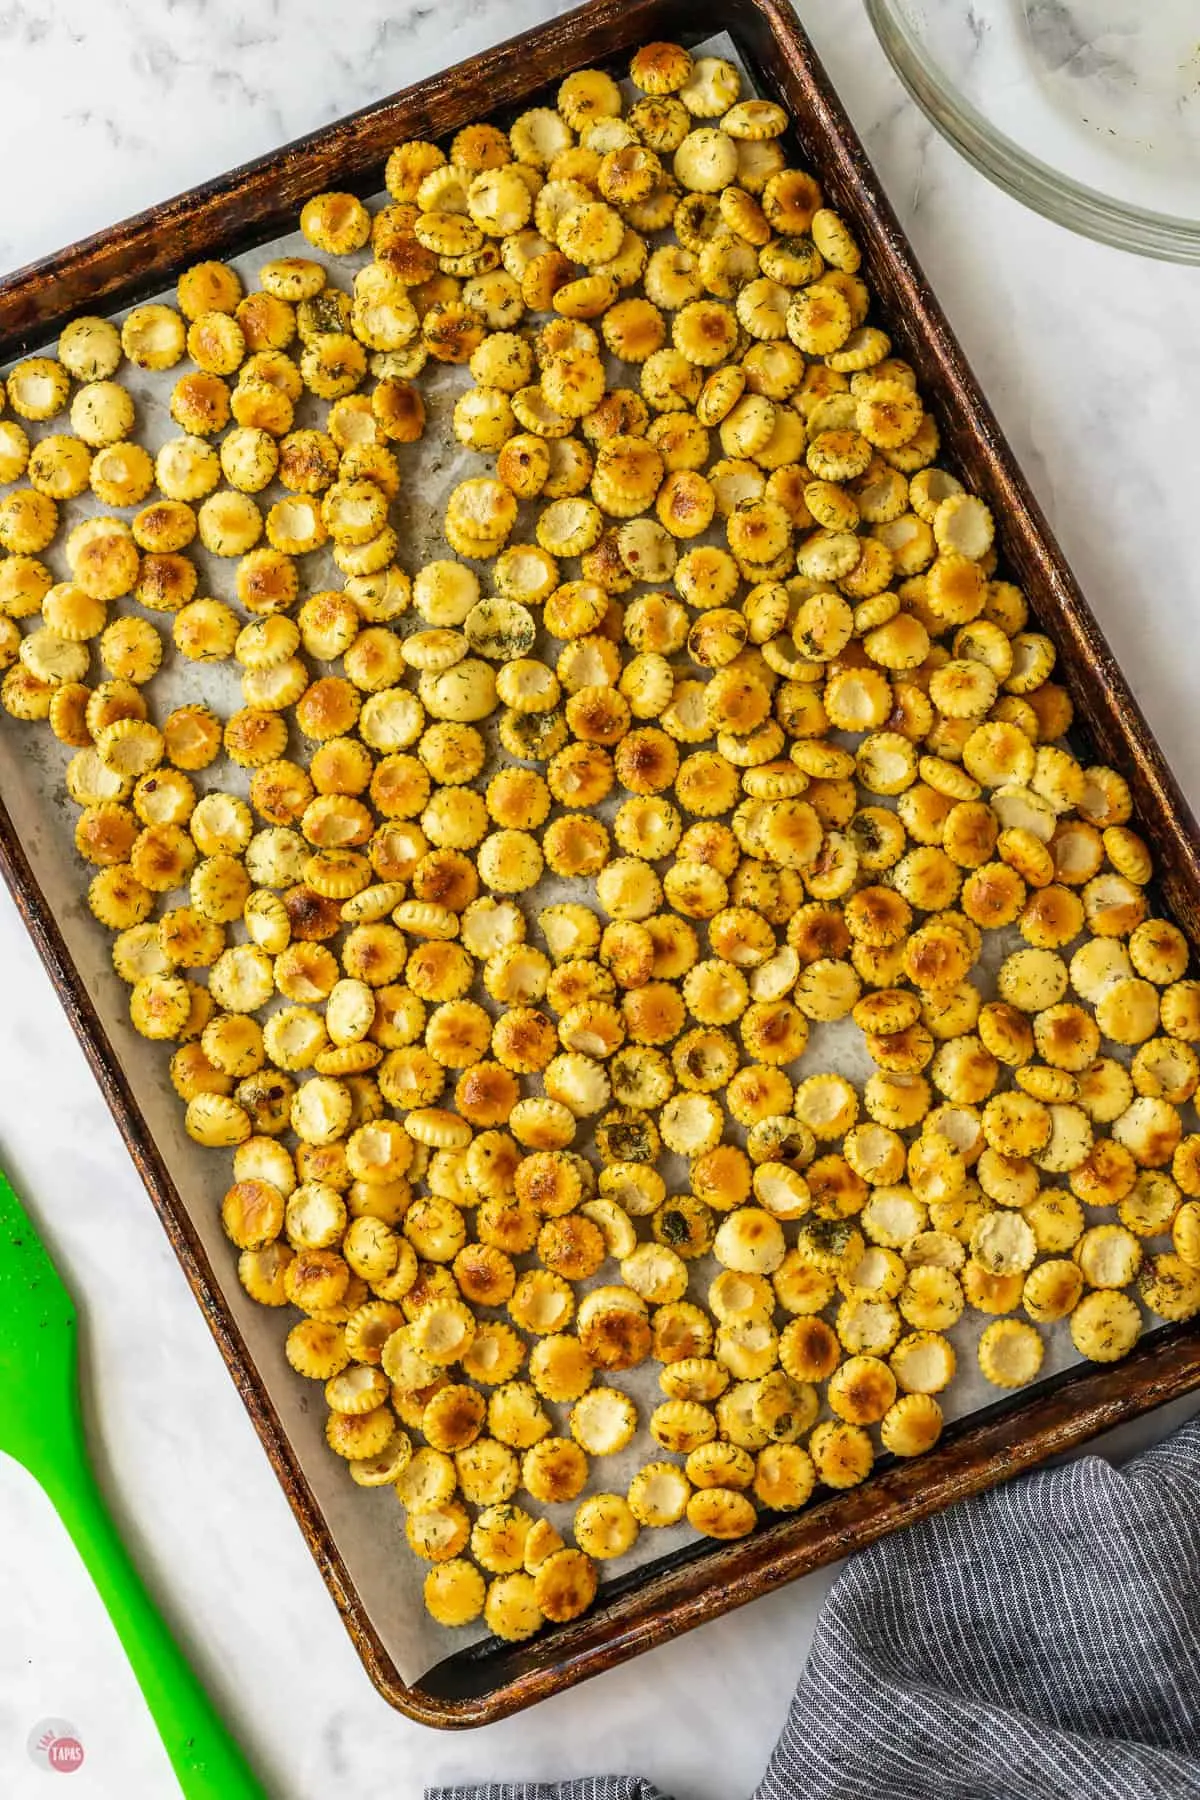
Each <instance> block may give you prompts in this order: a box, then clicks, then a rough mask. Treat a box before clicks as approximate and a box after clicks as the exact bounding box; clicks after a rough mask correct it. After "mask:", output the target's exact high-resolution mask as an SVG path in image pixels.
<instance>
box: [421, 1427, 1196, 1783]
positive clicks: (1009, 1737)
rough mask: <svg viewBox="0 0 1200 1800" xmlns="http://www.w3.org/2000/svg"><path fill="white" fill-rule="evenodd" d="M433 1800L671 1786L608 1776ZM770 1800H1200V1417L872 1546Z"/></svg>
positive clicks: (834, 1620)
mask: <svg viewBox="0 0 1200 1800" xmlns="http://www.w3.org/2000/svg"><path fill="white" fill-rule="evenodd" d="M426 1800H668V1797H667V1796H664V1795H662V1794H661V1793H660V1792H659V1790H658V1789H657V1788H656V1787H654V1786H653V1784H652V1783H650V1782H647V1781H642V1780H639V1779H638V1778H637V1777H635V1776H630V1775H608V1776H597V1777H592V1778H589V1779H587V1780H584V1781H569V1782H564V1783H562V1784H560V1785H550V1786H545V1785H541V1784H538V1785H524V1784H521V1783H516V1784H513V1783H503V1784H500V1785H491V1786H485V1787H478V1788H467V1787H452V1788H435V1789H429V1790H428V1791H427V1795H426ZM676 1800H687V1796H686V1795H682V1794H681V1795H679V1796H677V1797H676ZM730 1800H734V1796H732V1795H731V1796H730ZM754 1800H1200V1418H1197V1419H1194V1420H1192V1421H1190V1422H1189V1423H1188V1424H1187V1425H1184V1426H1183V1427H1182V1428H1181V1429H1180V1430H1179V1431H1177V1432H1176V1433H1175V1434H1174V1435H1173V1436H1172V1437H1169V1438H1167V1439H1165V1440H1164V1441H1163V1442H1162V1443H1160V1444H1157V1445H1155V1446H1154V1447H1153V1449H1151V1450H1148V1451H1146V1452H1145V1454H1144V1455H1142V1456H1140V1457H1139V1458H1137V1459H1136V1460H1135V1461H1133V1462H1131V1463H1128V1464H1126V1465H1125V1467H1124V1468H1120V1469H1118V1468H1114V1467H1113V1466H1112V1464H1110V1463H1107V1462H1105V1461H1103V1460H1102V1459H1101V1458H1099V1457H1095V1456H1091V1457H1084V1458H1081V1459H1080V1460H1078V1461H1076V1462H1072V1463H1068V1464H1066V1465H1065V1466H1064V1467H1062V1468H1057V1469H1051V1470H1046V1471H1042V1472H1039V1473H1036V1474H1031V1475H1027V1476H1023V1477H1021V1478H1019V1479H1018V1480H1016V1481H1013V1482H1011V1483H1010V1484H1009V1485H1008V1486H1006V1487H1002V1488H997V1489H995V1490H994V1491H993V1492H992V1493H989V1494H984V1495H981V1496H980V1497H979V1498H978V1499H976V1500H969V1501H966V1502H965V1503H964V1504H963V1505H961V1506H958V1507H956V1508H954V1509H953V1510H951V1511H950V1512H948V1513H943V1514H940V1515H939V1516H938V1517H936V1518H933V1519H930V1520H927V1521H926V1522H925V1523H924V1524H921V1525H916V1526H913V1527H912V1528H911V1529H910V1530H908V1531H902V1532H895V1533H893V1534H892V1535H891V1536H890V1537H888V1538H885V1539H883V1540H882V1541H881V1542H880V1543H878V1544H876V1545H874V1546H872V1548H871V1549H869V1550H866V1551H864V1552H863V1553H862V1555H860V1556H857V1557H855V1558H854V1559H853V1560H852V1561H851V1562H850V1563H848V1564H847V1566H846V1568H845V1570H844V1571H843V1573H842V1574H841V1576H840V1577H839V1579H838V1580H837V1582H836V1583H835V1584H834V1586H833V1588H832V1589H831V1591H830V1594H829V1597H828V1599H827V1601H826V1603H825V1607H824V1609H823V1611H822V1614H821V1617H820V1620H819V1622H818V1625H817V1630H816V1634H815V1636H814V1639H813V1645H812V1650H811V1652H810V1654H809V1659H808V1663H807V1666H806V1667H805V1670H804V1673H803V1674H802V1676H801V1678H800V1685H799V1687H798V1688H797V1690H796V1694H795V1697H794V1699H793V1701H792V1705H791V1710H790V1712H789V1715H788V1720H787V1724H786V1726H785V1727H784V1731H783V1735H782V1737H781V1738H780V1740H779V1742H778V1744H777V1745H776V1747H775V1751H774V1754H773V1755H772V1757H771V1761H770V1764H769V1765H768V1768H767V1771H766V1774H765V1775H764V1776H763V1779H762V1782H761V1783H760V1785H759V1787H758V1788H757V1790H756V1792H755V1795H754Z"/></svg>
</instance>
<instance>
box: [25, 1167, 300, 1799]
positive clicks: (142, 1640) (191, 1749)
mask: <svg viewBox="0 0 1200 1800" xmlns="http://www.w3.org/2000/svg"><path fill="white" fill-rule="evenodd" d="M0 1450H4V1451H7V1453H8V1454H9V1456H12V1457H14V1458H15V1459H16V1461H17V1462H19V1463H22V1464H23V1465H24V1466H25V1468H27V1469H28V1470H29V1472H30V1474H31V1475H32V1476H33V1477H34V1479H35V1480H36V1481H38V1482H40V1483H41V1486H42V1487H43V1488H44V1489H45V1491H46V1493H47V1494H48V1495H49V1497H50V1499H51V1500H52V1501H53V1502H54V1505H55V1506H56V1508H57V1509H58V1514H59V1517H60V1518H61V1520H62V1522H63V1524H64V1525H65V1526H66V1528H67V1530H68V1531H69V1532H70V1534H71V1537H72V1538H73V1539H74V1541H75V1546H76V1548H77V1550H78V1551H79V1554H80V1556H81V1557H82V1558H83V1561H84V1563H85V1564H86V1566H87V1568H88V1570H89V1572H90V1574H91V1576H92V1579H93V1581H94V1582H95V1584H96V1587H97V1589H98V1590H99V1593H100V1596H101V1598H102V1599H103V1601H104V1604H105V1606H106V1607H107V1608H108V1613H109V1617H110V1618H111V1619H112V1622H113V1624H114V1626H115V1627H116V1631H117V1635H118V1637H119V1638H120V1640H121V1642H122V1644H123V1645H124V1647H125V1653H126V1655H127V1656H128V1658H129V1660H130V1662H131V1663H132V1665H133V1671H134V1674H135V1675H136V1676H137V1678H138V1681H139V1683H140V1684H141V1689H142V1692H143V1694H144V1695H145V1697H146V1703H147V1705H148V1706H149V1708H150V1711H151V1713H152V1715H153V1717H154V1722H155V1724H156V1725H157V1726H158V1729H159V1732H160V1734H161V1736H162V1741H163V1745H164V1747H165V1749H166V1752H167V1755H168V1756H169V1757H170V1759H171V1764H172V1766H173V1768H174V1770H175V1774H176V1776H177V1777H178V1779H179V1785H180V1787H181V1788H182V1789H183V1792H184V1793H185V1795H187V1797H188V1800H266V1796H265V1792H264V1789H263V1788H262V1786H261V1785H260V1783H259V1782H258V1781H257V1780H256V1779H255V1777H254V1775H253V1774H252V1773H251V1771H250V1768H249V1766H248V1765H247V1763H246V1760H245V1758H244V1756H243V1755H242V1752H241V1750H240V1749H239V1748H238V1745H237V1744H236V1742H235V1741H234V1739H233V1738H232V1737H231V1736H230V1734H229V1732H228V1730H227V1729H226V1727H225V1726H224V1724H223V1723H222V1722H221V1719H220V1718H219V1717H218V1715H217V1713H216V1710H215V1709H214V1707H213V1704H212V1702H211V1700H210V1699H209V1698H208V1695H207V1694H206V1693H205V1692H204V1689H203V1688H202V1687H201V1685H200V1683H199V1681H198V1680H197V1679H196V1676H195V1675H194V1674H193V1673H192V1670H191V1669H190V1667H189V1666H188V1663H187V1661H186V1660H185V1658H184V1656H183V1653H182V1651H181V1650H180V1648H179V1646H178V1644H176V1642H175V1640H174V1638H173V1637H172V1636H171V1633H170V1632H169V1631H168V1629H167V1627H166V1625H165V1623H164V1622H163V1620H162V1618H161V1617H160V1615H159V1613H158V1611H157V1609H156V1607H155V1605H154V1602H153V1601H152V1600H151V1598H150V1596H149V1594H147V1592H146V1590H145V1588H144V1587H143V1586H142V1581H141V1577H140V1576H139V1574H138V1572H137V1570H136V1569H135V1568H134V1566H133V1563H132V1562H131V1561H130V1559H129V1554H128V1552H127V1551H126V1549H125V1546H124V1545H123V1544H122V1542H121V1540H120V1538H119V1537H118V1535H117V1530H116V1527H115V1526H114V1524H113V1522H112V1519H111V1518H110V1517H109V1514H108V1510H107V1508H106V1506H105V1503H104V1498H103V1496H102V1494H101V1492H100V1489H99V1488H98V1487H97V1485H96V1481H95V1477H94V1476H93V1474H92V1471H91V1466H90V1464H89V1462H88V1454H87V1445H86V1442H85V1439H84V1434H83V1421H82V1417H81V1414H80V1409H79V1382H78V1364H77V1359H76V1337H75V1308H74V1306H73V1305H72V1304H71V1296H70V1295H69V1294H68V1292H67V1290H66V1288H65V1287H64V1286H63V1284H62V1281H61V1280H60V1279H59V1275H58V1271H57V1270H56V1269H55V1267H54V1264H53V1263H52V1262H51V1260H50V1257H49V1255H48V1254H47V1252H46V1249H45V1246H44V1245H43V1243H42V1241H41V1239H40V1238H39V1237H38V1234H37V1232H36V1231H35V1230H34V1228H33V1223H32V1221H31V1220H30V1218H29V1215H28V1214H27V1213H26V1211H25V1209H24V1208H23V1207H22V1205H21V1203H20V1201H19V1200H18V1199H17V1196H16V1195H15V1194H14V1193H13V1191H12V1188H11V1187H10V1186H9V1184H8V1182H7V1181H6V1180H5V1178H4V1176H3V1175H0Z"/></svg>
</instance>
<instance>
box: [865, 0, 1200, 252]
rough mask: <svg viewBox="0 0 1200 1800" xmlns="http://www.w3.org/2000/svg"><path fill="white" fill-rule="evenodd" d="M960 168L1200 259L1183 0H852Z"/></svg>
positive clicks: (1117, 236) (1090, 232) (1197, 149)
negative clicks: (860, 3)
mask: <svg viewBox="0 0 1200 1800" xmlns="http://www.w3.org/2000/svg"><path fill="white" fill-rule="evenodd" d="M865 5H866V9H867V13H868V16H869V17H870V20H871V23H872V24H873V26H874V28H875V32H876V35H877V36H878V38H879V41H880V43H881V44H882V46H883V48H884V50H885V52H886V53H887V56H888V58H889V60H890V61H891V64H892V66H893V68H894V69H895V71H896V73H897V75H898V76H899V77H900V79H901V81H902V82H903V83H904V86H905V87H906V88H907V89H908V91H909V93H910V94H911V95H912V97H913V99H914V100H915V101H916V102H917V104H918V105H919V106H920V107H921V109H922V111H923V112H924V113H925V115H926V116H927V118H929V119H930V120H931V122H932V123H933V124H934V125H936V127H937V129H938V130H939V131H940V132H941V134H942V136H943V137H945V138H948V139H949V141H950V142H951V143H952V144H953V145H954V146H955V147H956V149H958V150H959V151H960V152H961V153H962V155H963V156H965V157H966V158H967V160H968V161H969V162H971V163H973V164H974V166H975V167H976V168H977V169H979V170H980V171H981V173H983V174H984V175H987V176H989V177H990V179H991V180H993V181H995V182H996V183H997V184H998V185H999V186H1000V187H1002V188H1005V189H1006V190H1007V191H1008V192H1009V193H1010V194H1012V195H1013V196H1014V197H1015V198H1016V199H1018V200H1020V201H1022V202H1024V204H1025V205H1026V206H1031V207H1033V208H1034V209H1035V210H1036V211H1037V212H1040V213H1042V214H1044V215H1045V217H1046V218H1048V219H1054V220H1056V221H1057V223H1059V224H1060V225H1067V226H1069V227H1070V228H1071V230H1073V231H1078V232H1082V233H1083V234H1084V235H1085V236H1087V237H1091V238H1096V239H1098V240H1099V241H1100V242H1101V243H1105V244H1114V245H1116V246H1117V247H1118V248H1119V249H1122V250H1134V251H1137V252H1139V253H1141V254H1142V255H1144V256H1157V257H1160V258H1162V259H1164V260H1166V261H1171V262H1182V263H1200V9H1198V8H1197V5H1196V0H975V3H974V4H973V3H972V0H865Z"/></svg>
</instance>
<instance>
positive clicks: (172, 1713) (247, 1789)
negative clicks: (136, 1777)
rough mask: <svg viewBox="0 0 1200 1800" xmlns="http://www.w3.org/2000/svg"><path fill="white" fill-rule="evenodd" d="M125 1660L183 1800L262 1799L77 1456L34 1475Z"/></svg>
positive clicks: (262, 1791) (261, 1791)
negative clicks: (102, 1607)
mask: <svg viewBox="0 0 1200 1800" xmlns="http://www.w3.org/2000/svg"><path fill="white" fill-rule="evenodd" d="M42 1479H43V1482H44V1485H45V1487H46V1491H47V1493H48V1494H49V1496H50V1498H51V1500H52V1501H53V1502H54V1505H55V1506H56V1508H57V1509H58V1514H59V1517H60V1518H61V1519H62V1522H63V1524H64V1525H65V1526H66V1528H67V1530H68V1532H69V1533H70V1534H71V1537H72V1539H73V1540H74V1543H75V1546H76V1548H77V1550H78V1551H79V1554H80V1556H81V1557H82V1558H83V1561H84V1563H85V1564H86V1566H87V1569H88V1572H89V1574H90V1575H91V1577H92V1580H93V1581H94V1582H95V1584H96V1588H97V1590H98V1592H99V1594H100V1597H101V1599H102V1600H103V1601H104V1604H105V1606H106V1607H107V1609H108V1615H109V1617H110V1619H111V1620H112V1622H113V1624H114V1626H115V1627H116V1631H117V1636H118V1637H119V1638H120V1640H121V1643H122V1645H123V1646H124V1649H125V1653H126V1655H127V1656H128V1658H129V1661H130V1663H131V1664H132V1666H133V1672H134V1674H135V1675H136V1676H137V1679H138V1683H139V1685H140V1686H141V1690H142V1693H143V1694H144V1695H145V1697H146V1704H147V1705H148V1706H149V1708H150V1711H151V1713H152V1715H153V1717H154V1722H155V1724H156V1725H157V1727H158V1730H159V1734H160V1736H161V1737H162V1741H163V1746H164V1748H165V1749H166V1752H167V1755H168V1756H169V1757H170V1759H171V1765H172V1767H173V1768H174V1770H175V1774H176V1776H177V1777H178V1780H179V1785H180V1787H181V1788H182V1789H183V1792H184V1794H185V1795H186V1796H187V1800H267V1795H266V1790H265V1789H264V1788H263V1787H262V1785H261V1783H260V1782H259V1781H258V1780H257V1779H256V1777H255V1776H254V1774H253V1772H252V1771H251V1769H250V1766H249V1764H248V1763H247V1762H246V1759H245V1757H244V1756H243V1754H242V1752H241V1749H240V1748H239V1746H238V1744H237V1742H236V1741H235V1739H234V1738H233V1737H232V1735H231V1734H230V1732H229V1730H228V1729H227V1727H226V1726H225V1724H224V1722H223V1720H222V1719H221V1717H220V1715H219V1714H218V1713H217V1711H216V1708H215V1707H214V1706H213V1704H212V1701H211V1700H210V1699H209V1697H208V1695H207V1694H206V1693H205V1691H204V1689H203V1687H201V1685H200V1682H199V1680H198V1679H197V1677H196V1675H195V1674H194V1673H193V1671H192V1668H191V1666H190V1664H189V1663H188V1662H187V1660H186V1658H185V1657H184V1655H183V1652H182V1651H181V1650H180V1648H179V1646H178V1644H177V1643H176V1642H175V1639H174V1638H173V1637H172V1635H171V1633H170V1631H169V1630H168V1628H167V1625H166V1623H165V1621H164V1620H163V1618H162V1615H161V1614H160V1613H159V1611H158V1609H157V1607H156V1606H155V1604H154V1602H153V1600H152V1599H151V1598H150V1596H149V1594H148V1593H147V1592H146V1589H145V1587H144V1586H143V1584H142V1578H141V1576H140V1575H139V1574H138V1572H137V1569H136V1568H135V1566H134V1564H133V1562H132V1560H131V1559H130V1556H129V1553H128V1551H127V1550H126V1548H125V1546H124V1544H123V1543H122V1542H121V1539H120V1537H119V1536H118V1534H117V1529H116V1526H115V1525H114V1524H113V1521H112V1518H111V1516H110V1514H109V1512H108V1508H107V1506H106V1504H105V1501H104V1497H103V1495H102V1494H101V1492H100V1489H99V1488H98V1487H97V1485H96V1481H95V1477H94V1476H93V1474H92V1472H91V1469H90V1467H89V1466H88V1464H87V1461H86V1459H85V1456H84V1452H83V1448H82V1442H80V1446H79V1450H78V1455H77V1456H76V1457H73V1458H71V1459H70V1460H69V1462H68V1463H67V1465H66V1466H63V1464H62V1463H59V1464H58V1465H57V1466H56V1467H55V1468H54V1470H53V1471H52V1472H51V1471H44V1472H43V1475H42Z"/></svg>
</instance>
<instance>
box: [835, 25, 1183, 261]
mask: <svg viewBox="0 0 1200 1800" xmlns="http://www.w3.org/2000/svg"><path fill="white" fill-rule="evenodd" d="M864 4H865V7H866V11H867V16H868V18H869V19H870V21H871V24H872V26H873V27H874V30H875V35H876V37H877V38H878V39H879V42H880V44H881V46H882V47H883V50H884V53H885V55H886V56H887V59H888V61H889V62H890V63H891V65H892V68H893V69H894V70H895V72H896V74H897V75H898V76H899V78H900V80H901V82H902V83H903V85H904V87H905V88H907V90H908V92H909V94H910V95H911V96H912V98H913V99H914V100H915V101H916V103H917V105H918V106H919V107H920V108H921V111H922V112H923V113H924V114H925V116H926V118H927V119H928V120H929V121H930V123H931V124H933V125H935V126H936V127H937V129H938V131H940V132H941V134H942V136H943V137H944V138H946V139H947V140H948V141H949V142H950V143H951V144H953V145H954V147H955V149H956V150H958V151H959V153H960V154H961V155H962V156H964V157H966V159H967V161H968V162H969V163H971V164H972V165H973V167H974V168H976V169H978V170H979V172H980V174H981V175H986V176H987V177H988V179H989V180H991V181H994V182H995V183H996V184H997V186H998V187H1001V188H1003V189H1004V190H1005V191H1006V192H1007V193H1009V194H1011V195H1012V196H1013V198H1014V199H1015V200H1019V201H1021V202H1022V204H1023V205H1025V206H1030V207H1032V208H1033V210H1034V211H1035V212H1039V213H1041V214H1042V216H1043V217H1044V218H1047V219H1053V220H1054V222H1055V223H1056V224H1058V225H1065V226H1067V227H1068V229H1069V230H1071V231H1077V232H1080V233H1081V234H1082V235H1083V236H1084V237H1089V238H1094V239H1095V240H1096V241H1097V242H1098V243H1102V244H1111V245H1113V246H1114V247H1115V248H1116V249H1118V250H1132V251H1134V252H1136V253H1137V254H1139V255H1141V256H1154V257H1158V258H1159V259H1160V260H1161V261H1163V262H1179V263H1200V219H1186V218H1180V217H1177V216H1175V215H1174V214H1171V213H1161V212H1152V211H1149V210H1147V209H1146V208H1144V207H1140V206H1132V205H1130V204H1128V203H1127V202H1125V201H1122V200H1117V199H1115V198H1114V197H1113V196H1111V195H1109V194H1104V193H1102V192H1101V191H1100V190H1099V189H1098V188H1092V187H1088V186H1086V185H1085V184H1084V183H1083V182H1079V181H1075V180H1073V179H1072V178H1071V177H1070V176H1068V175H1064V174H1062V173H1060V171H1059V170H1057V169H1055V168H1052V167H1051V165H1050V164H1049V163H1044V162H1042V161H1041V160H1040V158H1038V157H1036V156H1032V155H1031V154H1030V153H1029V152H1028V151H1027V150H1023V149H1022V148H1021V146H1020V145H1019V144H1017V143H1015V142H1014V141H1013V139H1012V138H1010V137H1008V136H1007V135H1006V134H1005V133H1004V132H1001V131H998V130H997V129H996V127H995V126H993V125H992V124H991V123H990V122H989V121H988V119H987V118H985V116H984V115H983V113H981V112H980V111H979V110H978V108H977V107H975V106H974V105H972V103H971V102H970V101H969V100H967V99H966V98H965V96H964V95H963V94H961V93H960V92H959V91H958V90H957V89H956V88H955V87H953V86H952V85H951V84H950V82H949V81H948V79H947V77H946V75H945V73H944V71H943V70H941V69H940V68H939V67H938V66H937V64H936V63H935V62H934V61H933V59H932V57H931V56H930V55H929V53H928V51H927V50H926V48H925V45H924V44H923V43H922V41H921V38H920V36H919V35H918V33H917V32H916V31H914V30H913V27H912V26H911V24H910V23H909V21H908V19H907V18H906V16H905V13H904V0H864Z"/></svg>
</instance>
